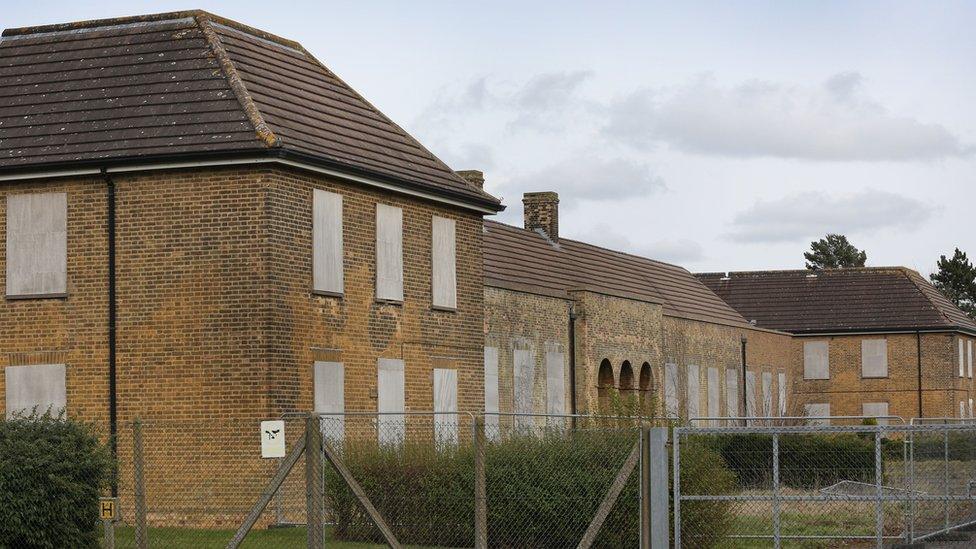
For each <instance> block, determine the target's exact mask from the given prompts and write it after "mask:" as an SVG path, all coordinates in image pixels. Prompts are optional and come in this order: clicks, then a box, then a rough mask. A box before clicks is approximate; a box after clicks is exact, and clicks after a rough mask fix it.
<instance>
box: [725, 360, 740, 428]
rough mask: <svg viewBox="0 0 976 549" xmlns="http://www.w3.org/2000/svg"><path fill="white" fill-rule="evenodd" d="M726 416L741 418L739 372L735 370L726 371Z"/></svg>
mask: <svg viewBox="0 0 976 549" xmlns="http://www.w3.org/2000/svg"><path fill="white" fill-rule="evenodd" d="M725 415H727V416H729V417H738V416H739V372H738V371H736V370H733V369H728V370H726V371H725Z"/></svg>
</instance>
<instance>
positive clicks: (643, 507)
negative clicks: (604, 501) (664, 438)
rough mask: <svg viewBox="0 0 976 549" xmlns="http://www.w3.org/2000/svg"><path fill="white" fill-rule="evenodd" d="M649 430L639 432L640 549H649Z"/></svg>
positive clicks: (643, 429)
mask: <svg viewBox="0 0 976 549" xmlns="http://www.w3.org/2000/svg"><path fill="white" fill-rule="evenodd" d="M651 497H652V495H651V429H650V427H641V430H640V495H639V497H638V498H637V499H638V501H639V502H640V537H639V538H638V539H639V540H640V548H641V549H651Z"/></svg>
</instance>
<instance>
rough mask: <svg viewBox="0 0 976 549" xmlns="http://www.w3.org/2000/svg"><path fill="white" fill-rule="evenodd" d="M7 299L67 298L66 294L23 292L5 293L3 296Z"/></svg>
mask: <svg viewBox="0 0 976 549" xmlns="http://www.w3.org/2000/svg"><path fill="white" fill-rule="evenodd" d="M5 298H6V300H7V301H25V300H35V299H68V294H24V295H7V296H5Z"/></svg>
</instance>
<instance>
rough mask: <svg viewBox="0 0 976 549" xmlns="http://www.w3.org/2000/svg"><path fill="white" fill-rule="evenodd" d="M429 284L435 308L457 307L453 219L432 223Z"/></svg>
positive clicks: (440, 219)
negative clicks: (430, 284)
mask: <svg viewBox="0 0 976 549" xmlns="http://www.w3.org/2000/svg"><path fill="white" fill-rule="evenodd" d="M432 233H433V234H432V235H431V238H432V244H431V249H432V252H431V257H432V259H431V262H432V271H431V283H432V285H433V289H432V299H433V304H434V306H435V307H444V308H447V309H454V308H456V307H457V271H456V268H457V267H456V255H457V251H456V249H455V234H454V233H455V227H454V220H453V219H446V218H443V217H437V216H436V215H435V216H434V218H433V221H432Z"/></svg>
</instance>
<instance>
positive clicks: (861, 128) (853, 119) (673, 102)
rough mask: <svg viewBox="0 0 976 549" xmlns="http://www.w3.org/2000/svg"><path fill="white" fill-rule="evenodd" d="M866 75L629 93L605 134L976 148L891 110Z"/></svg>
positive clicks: (747, 151) (675, 144)
mask: <svg viewBox="0 0 976 549" xmlns="http://www.w3.org/2000/svg"><path fill="white" fill-rule="evenodd" d="M862 81H863V78H862V77H861V75H860V74H859V73H856V72H845V73H839V74H836V75H834V76H832V77H830V78H829V79H828V80H827V81H826V82H824V83H823V85H821V86H819V87H799V86H789V85H784V84H779V83H775V82H766V81H761V80H751V81H747V82H745V83H742V84H739V85H737V86H733V87H723V86H721V85H719V84H718V83H716V81H715V79H714V78H712V77H710V76H703V77H700V78H697V79H695V80H694V81H692V82H690V83H688V84H686V85H684V86H680V87H677V88H674V89H663V88H644V89H640V90H637V91H635V92H632V93H630V94H627V95H625V96H623V97H622V98H621V99H619V100H617V101H615V102H613V103H612V104H611V105H610V107H609V115H608V123H607V125H606V126H605V128H604V133H605V135H606V136H608V137H609V138H610V139H611V140H614V141H618V142H621V143H625V144H627V145H629V146H631V147H633V148H635V149H638V150H648V149H651V148H654V147H656V146H658V145H659V144H667V145H668V146H669V147H671V148H673V149H677V150H680V151H684V152H691V153H698V154H705V155H717V156H729V157H762V156H766V157H781V158H796V159H805V160H833V161H853V160H864V161H880V160H891V161H903V160H932V159H938V158H946V157H958V156H971V155H972V154H973V153H974V150H976V149H974V147H972V146H967V145H964V144H963V143H961V142H960V140H959V138H958V137H956V136H955V135H954V134H952V133H951V132H950V131H949V130H947V129H946V128H945V127H943V126H942V125H939V124H933V123H925V122H921V121H919V120H916V119H915V118H912V117H910V116H901V115H895V114H892V113H889V112H888V111H887V109H885V107H884V106H883V105H882V104H880V103H879V102H878V101H876V100H874V99H871V98H870V97H867V96H866V95H865V94H864V93H863V91H862Z"/></svg>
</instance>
